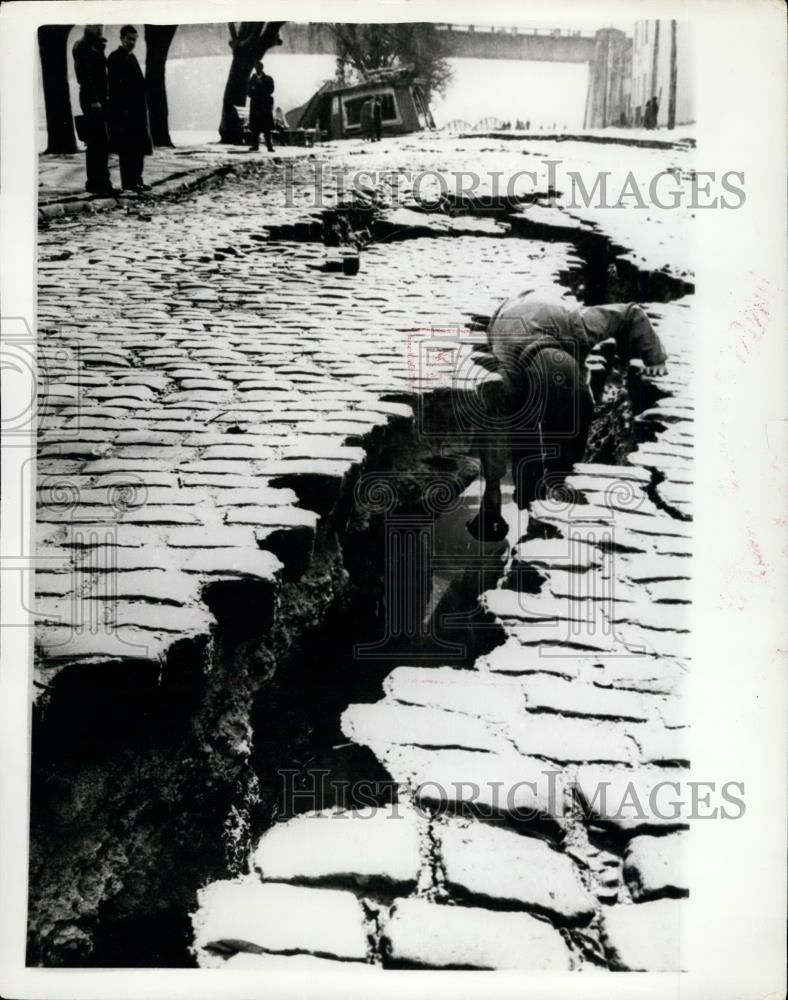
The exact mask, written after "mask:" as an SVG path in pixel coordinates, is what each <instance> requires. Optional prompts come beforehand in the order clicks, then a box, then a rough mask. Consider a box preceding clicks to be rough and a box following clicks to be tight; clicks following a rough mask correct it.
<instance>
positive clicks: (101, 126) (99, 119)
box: [72, 24, 153, 195]
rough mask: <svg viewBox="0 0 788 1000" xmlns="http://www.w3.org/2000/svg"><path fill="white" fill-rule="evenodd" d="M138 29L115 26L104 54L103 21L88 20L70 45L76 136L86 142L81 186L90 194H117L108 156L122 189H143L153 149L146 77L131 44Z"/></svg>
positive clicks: (105, 42)
mask: <svg viewBox="0 0 788 1000" xmlns="http://www.w3.org/2000/svg"><path fill="white" fill-rule="evenodd" d="M136 44H137V29H136V28H134V27H133V26H132V25H130V24H126V25H124V26H123V27H122V28H121V29H120V45H119V47H118V48H117V49H116V50H115V51H114V52H112V53H111V54H110V55H109V57H108V58H107V57H105V55H104V50H105V48H106V46H107V39H106V38H105V37H104V35H103V25H101V24H88V25H86V26H85V31H84V34H83V35H82V38H80V39H79V40H78V41H77V42H76V44H75V45H74V48H73V49H72V55H73V57H74V70H75V73H76V77H77V83H78V84H79V106H80V108H81V110H82V122H81V128H79V129H78V132H79V135H80V138H81V139H82V141H83V142H84V143H85V146H86V151H85V167H86V172H87V180H86V182H85V189H86V190H87V191H90V192H91V193H92V194H108V195H115V194H118V193H119V192H118V190H117V188H114V187H113V186H112V181H111V180H110V176H109V165H108V164H109V154H110V153H111V152H113V153H117V154H118V161H119V165H120V180H121V185H122V187H123V189H124V190H126V191H136V192H141V191H147V190H150V185H149V184H146V183H145V182H144V181H143V178H142V172H143V165H144V160H145V157H146V156H149V155H150V154H151V153H152V152H153V142H152V140H151V134H150V125H149V123H148V104H147V99H146V96H145V77H144V76H143V73H142V69H141V68H140V64H139V62H137V57H136V56H135V55H134V47H135V45H136Z"/></svg>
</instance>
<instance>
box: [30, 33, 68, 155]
mask: <svg viewBox="0 0 788 1000" xmlns="http://www.w3.org/2000/svg"><path fill="white" fill-rule="evenodd" d="M72 28H73V25H72V24H47V25H42V26H41V27H40V28H39V29H38V52H39V55H40V57H41V81H42V84H43V87H44V107H45V110H46V118H47V148H46V150H45V152H47V153H76V151H77V140H76V136H75V135H74V119H73V117H72V115H71V94H70V93H69V88H68V52H67V49H66V42H67V40H68V33H69V32H70V31H71V29H72Z"/></svg>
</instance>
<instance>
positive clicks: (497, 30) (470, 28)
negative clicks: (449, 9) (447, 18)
mask: <svg viewBox="0 0 788 1000" xmlns="http://www.w3.org/2000/svg"><path fill="white" fill-rule="evenodd" d="M435 27H436V29H437V30H438V31H459V32H464V33H466V34H486V35H541V36H542V37H543V38H594V37H595V36H596V32H595V31H581V30H576V29H574V28H529V27H527V26H524V25H513V26H512V27H504V26H501V25H491V24H436V25H435Z"/></svg>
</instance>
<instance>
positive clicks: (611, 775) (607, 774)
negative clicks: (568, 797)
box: [577, 764, 691, 830]
mask: <svg viewBox="0 0 788 1000" xmlns="http://www.w3.org/2000/svg"><path fill="white" fill-rule="evenodd" d="M688 773H689V772H688V771H687V770H685V769H684V768H678V767H670V768H652V767H648V768H646V767H638V768H631V769H627V768H621V767H606V766H604V765H599V764H583V765H581V766H580V767H579V768H578V769H577V786H578V789H579V791H580V793H581V795H582V797H583V800H584V802H585V805H586V808H587V809H588V811H589V812H590V813H591V814H592V815H594V816H596V817H597V818H598V819H599V820H600V821H603V822H605V823H610V824H612V825H613V826H617V827H619V828H620V829H622V830H636V829H638V828H642V827H673V826H686V824H687V817H688V815H689V809H690V805H691V803H690V790H689V788H688V787H687V779H688Z"/></svg>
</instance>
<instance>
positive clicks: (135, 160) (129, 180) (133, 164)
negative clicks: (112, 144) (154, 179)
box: [118, 150, 145, 191]
mask: <svg viewBox="0 0 788 1000" xmlns="http://www.w3.org/2000/svg"><path fill="white" fill-rule="evenodd" d="M118 162H119V164H120V185H121V187H123V188H125V189H126V190H127V191H132V190H133V189H134V188H135V187H137V185H138V184H141V183H142V168H143V165H144V163H145V157H144V155H143V154H142V153H138V152H137V151H136V150H134V151H132V152H129V151H124V152H119V153H118Z"/></svg>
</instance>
